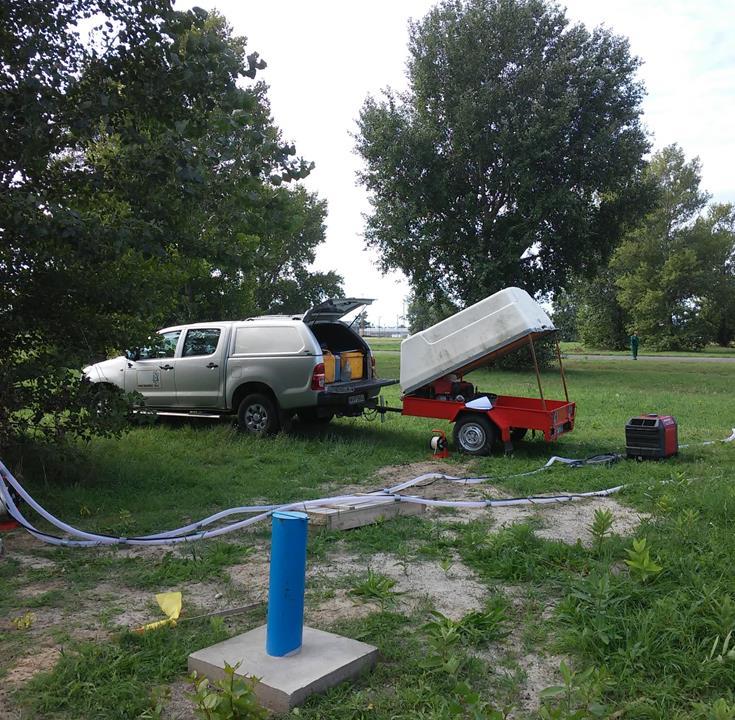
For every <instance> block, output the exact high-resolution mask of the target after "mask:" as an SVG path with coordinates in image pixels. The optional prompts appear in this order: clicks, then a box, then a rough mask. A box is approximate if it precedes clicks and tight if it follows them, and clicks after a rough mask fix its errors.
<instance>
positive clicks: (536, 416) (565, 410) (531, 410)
mask: <svg viewBox="0 0 735 720" xmlns="http://www.w3.org/2000/svg"><path fill="white" fill-rule="evenodd" d="M486 397H488V399H489V400H490V402H491V404H492V408H491V409H490V410H475V409H471V408H468V407H467V403H465V402H464V401H461V402H460V401H456V400H436V399H433V398H424V397H418V396H416V395H404V397H403V411H402V413H401V414H402V415H410V416H415V417H426V418H437V419H439V420H448V421H449V422H455V421H456V420H457V418H458V417H459V416H460V415H462V414H466V413H479V414H481V415H486V416H487V417H488V418H490V420H491V421H492V422H493V423H494V424H495V425H496V426H497V428H498V430H499V431H500V439H501V440H502V441H503V443H510V442H511V433H512V431H513V430H538V431H539V432H541V433H543V435H544V439H545V440H547V441H551V440H556V439H557V438H558V437H559V436H560V435H562V434H564V433H566V432H570V431H571V430H573V429H574V416H575V411H576V406H575V404H574V403H573V402H567V401H565V400H544V399H541V398H527V397H515V396H512V395H496V396H492V395H487V396H486Z"/></svg>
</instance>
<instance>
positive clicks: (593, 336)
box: [573, 268, 632, 350]
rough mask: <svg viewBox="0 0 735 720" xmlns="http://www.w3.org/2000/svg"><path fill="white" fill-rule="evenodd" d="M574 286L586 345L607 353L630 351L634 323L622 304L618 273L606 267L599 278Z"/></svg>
mask: <svg viewBox="0 0 735 720" xmlns="http://www.w3.org/2000/svg"><path fill="white" fill-rule="evenodd" d="M573 287H574V290H573V294H574V296H575V297H576V305H577V328H578V331H579V338H580V340H581V341H582V343H583V344H584V345H586V346H587V347H591V348H603V349H606V350H624V349H625V348H627V347H628V337H629V333H628V330H629V326H630V325H631V321H630V317H629V315H628V313H627V312H626V310H625V309H624V308H623V307H622V306H621V304H620V302H619V301H618V288H617V285H616V284H615V274H614V273H613V272H612V271H611V270H610V269H609V268H604V269H603V270H601V271H600V272H599V273H598V275H597V277H596V278H594V279H592V280H579V281H577V282H576V283H575V284H574V286H573ZM631 329H632V328H631Z"/></svg>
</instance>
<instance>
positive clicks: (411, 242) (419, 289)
mask: <svg viewBox="0 0 735 720" xmlns="http://www.w3.org/2000/svg"><path fill="white" fill-rule="evenodd" d="M409 52H410V58H409V63H408V80H409V89H408V90H407V91H406V92H405V93H402V94H398V93H395V92H392V91H390V90H388V91H386V92H385V94H384V96H383V98H382V99H376V98H372V97H371V98H368V99H367V100H366V102H365V104H364V106H363V108H362V110H361V113H360V118H359V133H358V135H357V138H356V147H357V152H358V153H359V154H360V156H361V157H362V159H363V160H364V163H365V169H364V171H363V172H362V173H361V174H360V176H359V177H360V180H361V182H362V183H363V184H364V185H365V187H366V188H367V189H368V190H369V192H370V195H371V203H372V212H371V214H370V216H369V218H368V220H367V229H366V238H367V242H368V244H369V245H371V246H373V247H376V248H378V249H379V251H380V252H381V254H382V265H383V267H384V268H385V269H390V268H399V269H401V270H402V271H403V272H404V273H406V275H407V276H408V278H409V280H410V283H411V285H412V287H413V289H414V291H415V292H416V293H417V297H421V298H422V299H426V300H428V301H431V300H432V298H434V297H435V296H441V297H444V298H448V299H449V300H450V301H452V302H455V303H457V304H459V305H467V304H470V303H472V302H475V301H477V300H480V299H482V298H484V297H486V296H487V295H489V294H491V293H492V292H494V291H497V290H499V289H501V288H503V287H506V286H510V285H518V286H521V287H524V288H526V289H528V290H529V291H530V292H531V293H532V294H538V293H546V292H548V291H551V290H555V289H559V288H561V287H563V285H564V284H565V281H566V280H567V278H568V277H569V275H570V274H571V273H574V272H577V273H580V272H592V271H593V270H594V269H595V268H596V267H597V266H598V264H599V263H600V262H601V261H603V260H605V259H606V258H607V256H608V254H609V253H610V252H611V250H612V249H613V247H614V246H615V244H616V241H617V239H618V238H619V236H620V233H621V228H622V226H623V224H624V223H625V222H626V221H627V220H629V219H631V218H634V217H637V215H638V214H639V212H640V208H641V205H642V204H643V203H644V201H645V199H646V195H645V193H644V192H643V191H642V189H641V187H640V185H639V179H640V177H639V176H640V171H641V169H642V155H643V153H644V152H645V151H646V149H647V141H646V138H645V135H644V132H643V130H642V128H641V125H640V113H641V107H640V102H641V98H642V94H643V90H642V87H641V85H640V84H639V82H638V81H637V80H636V78H635V72H636V69H637V67H638V65H639V61H638V59H637V58H635V57H633V56H631V54H630V52H629V48H628V42H627V40H625V39H624V38H621V37H618V36H616V35H614V34H612V33H611V32H610V31H608V30H607V29H604V28H597V29H595V30H593V31H592V32H589V31H588V30H586V29H585V28H584V27H583V26H581V25H569V23H568V21H567V19H566V17H565V15H564V12H563V11H562V10H560V9H559V8H558V7H557V6H555V5H551V4H548V3H546V2H544V1H543V0H445V1H444V2H440V4H439V5H438V6H437V7H436V8H435V9H433V10H432V11H431V12H430V13H429V14H428V15H427V16H426V17H425V18H424V19H423V20H420V21H418V22H416V23H414V24H412V25H411V27H410V45H409Z"/></svg>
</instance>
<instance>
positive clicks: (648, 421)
mask: <svg viewBox="0 0 735 720" xmlns="http://www.w3.org/2000/svg"><path fill="white" fill-rule="evenodd" d="M625 451H626V455H627V457H629V458H635V459H636V460H660V459H661V458H667V457H671V456H672V455H676V454H677V453H678V452H679V439H678V433H677V427H676V418H673V417H672V416H671V415H656V413H650V414H649V415H639V416H638V417H634V418H631V419H630V420H628V422H627V423H626V425H625Z"/></svg>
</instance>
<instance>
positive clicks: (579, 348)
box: [559, 342, 735, 358]
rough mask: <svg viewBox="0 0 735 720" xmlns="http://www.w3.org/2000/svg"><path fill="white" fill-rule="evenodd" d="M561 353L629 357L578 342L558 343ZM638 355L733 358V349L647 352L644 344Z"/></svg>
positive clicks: (712, 347) (713, 348)
mask: <svg viewBox="0 0 735 720" xmlns="http://www.w3.org/2000/svg"><path fill="white" fill-rule="evenodd" d="M559 345H560V347H561V350H562V352H563V353H566V354H567V355H620V356H621V357H623V356H629V355H630V350H606V349H604V348H592V347H587V346H586V345H583V344H582V343H580V342H561V343H559ZM638 354H639V355H653V356H658V357H724V358H735V347H732V346H730V347H722V346H720V345H707V346H705V347H704V348H703V349H702V350H700V351H697V352H695V351H679V350H661V351H658V350H648V349H646V346H645V344H644V343H641V346H640V348H639V351H638Z"/></svg>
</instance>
